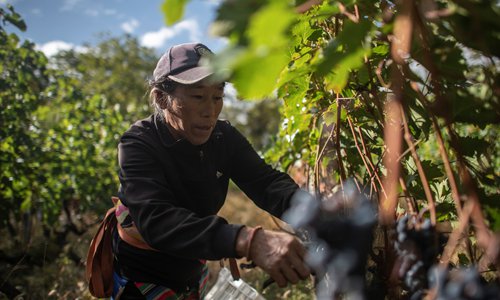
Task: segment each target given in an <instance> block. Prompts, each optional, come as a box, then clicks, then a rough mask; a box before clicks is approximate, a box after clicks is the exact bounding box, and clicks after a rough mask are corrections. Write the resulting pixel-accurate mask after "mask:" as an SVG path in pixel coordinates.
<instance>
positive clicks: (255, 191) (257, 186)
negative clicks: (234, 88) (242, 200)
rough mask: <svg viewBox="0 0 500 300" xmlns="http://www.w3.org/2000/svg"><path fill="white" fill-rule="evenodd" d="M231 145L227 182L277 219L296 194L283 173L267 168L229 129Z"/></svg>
mask: <svg viewBox="0 0 500 300" xmlns="http://www.w3.org/2000/svg"><path fill="white" fill-rule="evenodd" d="M230 130H231V135H230V136H231V140H232V144H233V145H234V148H233V151H232V155H231V166H232V173H231V179H232V180H233V181H234V183H236V185H238V187H239V188H240V189H241V190H242V191H243V192H245V194H246V195H247V196H248V197H249V198H250V199H251V200H252V201H253V202H254V203H255V204H256V205H257V206H258V207H260V208H262V209H264V210H265V211H267V212H269V213H271V214H272V215H274V216H276V217H278V218H279V217H281V215H282V214H283V212H285V211H286V210H287V209H288V208H289V206H290V200H291V198H292V196H293V195H294V194H295V193H296V192H298V191H300V190H299V187H298V185H297V184H296V183H295V182H294V181H293V179H292V178H291V177H290V176H289V175H288V174H286V173H283V172H280V171H278V170H276V169H274V168H272V167H271V166H270V165H269V164H267V163H266V162H265V161H264V160H263V159H262V158H261V157H260V156H259V155H258V154H257V152H256V151H255V150H254V148H253V147H252V145H251V144H250V143H249V142H248V140H247V139H246V138H245V137H244V136H243V135H242V134H241V133H240V132H239V131H238V130H236V128H234V127H232V126H231V128H230Z"/></svg>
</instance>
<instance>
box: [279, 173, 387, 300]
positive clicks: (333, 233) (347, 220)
mask: <svg viewBox="0 0 500 300" xmlns="http://www.w3.org/2000/svg"><path fill="white" fill-rule="evenodd" d="M343 186H344V189H343V191H342V192H341V193H339V194H337V195H336V196H334V197H330V198H328V199H321V200H320V199H318V198H316V197H313V196H311V195H305V194H303V195H301V196H300V197H296V198H295V199H293V201H292V207H291V208H290V209H289V210H288V211H287V212H286V213H285V215H284V219H285V221H287V222H288V223H289V224H291V225H292V227H294V229H295V230H296V231H297V232H298V235H299V238H301V239H302V240H303V241H305V244H306V247H307V249H308V254H307V258H306V262H307V263H308V265H309V266H310V267H311V269H312V270H313V271H314V273H315V275H316V281H317V288H316V296H317V299H334V298H336V296H337V295H340V294H341V295H343V296H344V297H345V298H346V299H366V298H368V297H366V295H365V266H366V261H367V259H368V253H369V251H370V248H371V244H372V240H373V229H374V226H375V225H376V223H377V212H376V209H375V208H376V206H375V205H374V203H373V202H372V201H370V200H369V199H367V198H366V197H365V196H364V195H363V194H362V193H359V192H358V191H357V189H356V187H355V185H354V183H352V182H346V183H344V185H343ZM336 201H337V202H338V203H341V204H342V205H340V206H342V209H335V210H332V209H331V208H332V207H337V208H339V207H340V206H337V205H336V204H335V203H333V202H336ZM332 204H335V205H332Z"/></svg>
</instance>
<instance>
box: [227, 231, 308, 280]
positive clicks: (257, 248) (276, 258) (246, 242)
mask: <svg viewBox="0 0 500 300" xmlns="http://www.w3.org/2000/svg"><path fill="white" fill-rule="evenodd" d="M253 230H255V229H253V228H247V227H243V228H242V229H241V231H240V233H239V234H238V239H237V244H236V251H237V253H238V255H240V256H246V257H247V259H249V260H252V261H253V262H254V263H255V264H256V265H257V266H259V267H260V268H262V269H263V270H264V271H265V272H267V273H269V275H271V277H272V278H273V279H274V281H276V283H277V284H278V286H279V287H285V286H286V285H287V283H288V282H291V283H294V284H295V283H297V282H299V280H300V279H306V278H307V277H308V276H309V274H310V273H311V271H310V269H309V267H308V266H307V265H306V264H305V263H304V256H305V254H306V250H305V248H304V246H303V245H302V243H300V241H299V240H298V239H297V238H295V237H294V236H292V235H290V234H288V233H284V232H279V231H271V230H263V229H260V230H257V231H255V232H252V231H253Z"/></svg>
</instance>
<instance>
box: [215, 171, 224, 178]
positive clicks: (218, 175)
mask: <svg viewBox="0 0 500 300" xmlns="http://www.w3.org/2000/svg"><path fill="white" fill-rule="evenodd" d="M222 175H224V174H222V172H221V171H217V172H216V173H215V177H217V179H219V178H221V176H222Z"/></svg>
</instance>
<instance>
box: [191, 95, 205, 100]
mask: <svg viewBox="0 0 500 300" xmlns="http://www.w3.org/2000/svg"><path fill="white" fill-rule="evenodd" d="M191 97H193V98H195V99H203V95H191Z"/></svg>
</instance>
